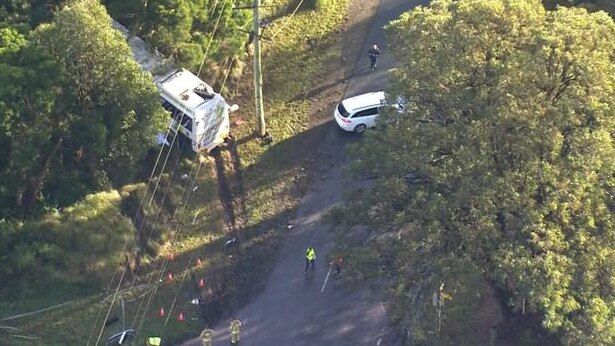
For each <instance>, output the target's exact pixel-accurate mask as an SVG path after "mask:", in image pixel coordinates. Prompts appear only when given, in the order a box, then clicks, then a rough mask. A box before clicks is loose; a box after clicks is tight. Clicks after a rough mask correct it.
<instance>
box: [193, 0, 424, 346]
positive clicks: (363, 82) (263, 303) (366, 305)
mask: <svg viewBox="0 0 615 346" xmlns="http://www.w3.org/2000/svg"><path fill="white" fill-rule="evenodd" d="M424 3H426V1H412V0H360V1H357V2H356V3H355V5H352V6H361V7H362V8H364V11H363V9H362V11H361V12H360V13H357V12H356V11H355V13H356V14H357V15H361V16H363V17H364V19H363V20H362V21H359V22H356V25H352V26H350V27H349V28H348V32H347V33H345V34H344V35H343V36H344V37H345V39H347V40H348V42H346V43H345V44H346V45H348V44H353V43H354V49H348V50H345V51H344V52H343V55H344V57H345V60H344V62H345V64H348V67H354V68H349V69H348V70H349V71H350V70H352V72H351V73H350V75H349V76H345V78H342V79H341V80H343V81H346V82H347V83H348V84H343V82H342V83H341V84H340V83H338V84H339V85H337V89H339V90H338V91H336V93H337V95H338V96H339V94H340V92H341V94H343V96H344V97H349V96H353V95H356V94H360V93H363V92H368V91H377V90H383V89H384V88H385V87H386V85H387V77H386V69H387V68H390V67H391V66H392V59H391V57H390V55H389V54H388V52H387V49H386V48H384V47H386V43H385V37H384V32H383V30H382V27H383V26H384V25H385V24H387V23H388V22H389V21H390V20H392V19H395V18H397V17H399V15H400V14H401V13H402V12H404V11H407V10H409V9H411V8H413V7H414V6H416V5H419V4H424ZM365 11H370V12H365ZM352 12H353V11H352V9H351V13H352ZM351 21H352V19H351ZM361 30H363V31H361ZM366 32H367V36H365V33H366ZM356 41H358V42H356ZM373 42H377V43H378V44H379V45H380V46H381V47H383V49H382V55H381V59H380V64H379V65H380V66H379V68H378V70H376V71H374V72H370V71H369V69H368V67H369V66H368V65H369V59H368V56H367V50H368V48H369V46H370V45H371V44H372V43H373ZM345 44H344V43H343V44H342V45H343V46H344V45H345ZM358 48H360V49H358ZM348 52H352V53H353V54H354V55H353V56H348ZM331 82H332V83H333V82H334V81H331ZM333 84H335V83H333ZM322 112H323V116H326V117H328V118H329V119H330V114H331V109H325V110H323V111H322ZM327 112H328V113H327ZM324 113H327V114H324ZM319 126H324V127H326V128H324V132H325V140H323V141H321V142H320V146H321V147H320V148H317V149H318V150H320V151H321V152H324V153H325V157H324V158H323V160H329V163H330V164H329V167H330V168H329V169H328V170H327V171H325V172H324V173H323V176H322V179H317V181H316V183H318V186H316V187H315V188H314V189H312V190H311V191H310V193H308V194H307V195H306V196H305V197H304V198H303V199H302V201H301V203H300V206H299V208H298V211H297V215H296V219H295V220H294V227H293V229H292V230H291V231H290V233H289V234H288V236H287V238H286V239H285V241H284V244H283V247H282V249H281V250H280V254H279V257H278V261H277V263H276V266H275V268H274V270H273V272H271V274H270V276H269V278H268V281H267V285H266V288H265V290H264V292H263V293H262V294H261V295H260V296H258V297H257V299H256V300H255V301H253V302H252V303H250V304H248V305H247V306H246V307H245V308H243V309H242V310H241V311H239V312H237V313H236V317H237V318H239V319H240V320H241V321H242V323H243V328H242V333H241V344H242V345H249V346H260V345H262V346H272V345H293V346H300V345H336V346H341V345H393V344H394V343H395V342H394V337H393V333H391V331H390V330H389V328H388V323H387V317H386V311H385V310H384V308H383V304H381V302H380V300H379V299H378V297H375V296H373V295H371V294H370V292H369V291H368V290H367V289H363V290H356V289H354V290H353V289H350V288H347V287H344V286H343V285H341V284H340V282H339V281H337V280H334V279H329V280H328V281H327V283H326V285H324V283H325V278H326V275H327V269H328V266H327V264H326V263H325V260H324V259H325V258H326V256H327V253H328V252H329V251H330V250H331V248H332V246H333V244H334V241H333V236H332V234H331V232H329V229H328V226H327V225H326V224H325V223H323V222H322V221H321V220H322V216H323V215H324V214H326V212H327V211H328V210H329V209H330V208H331V207H333V206H335V205H337V204H339V203H340V202H341V201H342V191H343V189H344V185H345V184H346V185H347V184H353V182H348V181H345V180H344V178H343V176H342V168H343V165H344V164H345V162H346V161H347V154H346V151H345V147H346V145H347V144H348V143H350V142H354V141H357V140H360V138H361V137H360V136H356V135H353V134H346V133H342V131H341V130H339V129H338V128H337V127H336V125H335V124H334V123H333V122H332V121H328V122H326V123H324V124H321V125H319ZM315 150H316V148H315ZM308 245H311V246H313V247H314V248H315V249H316V253H317V260H316V264H317V265H316V271H315V273H314V274H313V275H311V276H309V277H307V278H306V277H304V274H303V266H304V253H305V249H306V247H307V246H308ZM228 343H229V335H228V321H226V320H223V321H221V322H220V323H219V325H217V326H216V327H215V342H214V344H215V345H216V344H218V345H225V344H228ZM197 345H201V343H200V341H198V340H191V341H190V342H187V343H185V344H184V346H197Z"/></svg>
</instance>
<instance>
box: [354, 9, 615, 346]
mask: <svg viewBox="0 0 615 346" xmlns="http://www.w3.org/2000/svg"><path fill="white" fill-rule="evenodd" d="M387 33H388V35H389V37H390V43H391V47H392V49H393V52H394V55H395V56H396V58H397V59H398V61H399V63H400V64H401V66H400V67H399V68H398V69H396V70H395V71H394V72H393V74H392V77H393V80H394V86H393V88H392V90H391V94H392V95H401V96H403V97H404V98H405V99H407V101H408V107H407V111H406V112H405V113H403V114H399V113H397V112H395V113H386V114H384V115H383V116H382V117H381V120H380V125H381V128H380V129H379V130H378V131H375V132H374V133H371V134H367V136H366V138H365V143H364V144H363V145H361V146H360V149H359V152H358V154H357V157H360V158H361V159H360V160H359V161H358V162H356V163H355V166H356V167H357V168H358V169H360V170H367V171H371V172H375V173H377V174H379V176H380V182H379V184H378V185H377V187H376V188H375V190H374V191H373V192H372V193H371V194H370V196H369V197H367V198H366V200H364V201H363V202H362V203H361V205H362V206H363V209H369V208H378V210H379V213H378V218H379V219H378V220H374V219H373V218H372V219H371V220H368V222H373V223H376V224H378V225H379V226H380V227H381V228H383V229H387V228H388V229H396V228H399V227H408V225H412V229H413V232H410V233H409V235H408V236H407V237H406V238H404V239H403V244H404V246H403V252H404V255H403V256H402V257H404V258H406V259H407V260H410V261H412V263H411V264H409V265H410V266H415V267H416V266H418V267H422V266H427V265H428V264H429V263H430V262H437V261H438V259H440V258H451V257H452V258H455V257H457V258H470V259H471V261H472V262H473V263H474V264H475V265H476V266H477V267H478V268H480V270H481V271H482V272H483V273H484V275H485V277H486V278H487V279H489V280H490V281H491V282H493V284H494V285H496V286H498V287H499V288H501V289H503V290H504V291H506V292H507V294H508V295H509V296H510V297H511V298H512V299H513V300H514V299H516V298H525V299H527V301H528V302H529V306H530V307H531V308H532V309H535V310H537V311H539V312H541V313H542V314H543V316H544V319H543V324H544V326H545V327H546V328H547V329H549V330H551V331H557V332H559V333H560V335H561V337H562V340H563V341H564V342H565V343H566V344H583V345H604V344H613V343H614V342H615V281H613V279H612V278H613V274H614V272H613V271H614V270H615V269H614V268H615V232H614V231H615V230H614V221H615V220H614V218H613V211H614V207H615V203H614V202H615V201H614V200H613V193H614V192H615V191H614V186H615V178H614V177H615V166H614V162H613V157H615V145H614V143H613V135H614V129H615V123H614V117H613V115H614V112H615V108H614V107H615V64H614V63H615V61H614V60H615V56H614V55H613V53H612V52H613V51H615V41H614V40H612V37H613V35H614V34H615V24H614V23H613V20H612V19H611V18H610V17H609V16H607V15H606V14H605V13H602V12H599V13H593V14H590V13H588V12H587V11H586V10H584V9H574V8H559V9H558V10H557V11H546V10H545V9H544V8H543V6H542V4H541V2H540V1H538V0H534V1H528V0H459V1H452V0H440V1H434V2H432V5H431V7H429V8H419V9H415V10H414V11H411V12H409V13H405V14H403V15H402V16H401V18H400V19H399V20H397V21H394V22H392V23H391V24H390V25H389V26H388V27H387ZM374 206H375V207H374ZM363 215H367V213H363ZM363 219H366V217H365V216H364V217H363ZM446 265H447V266H455V265H456V264H455V261H454V260H449V261H448V262H447V263H446ZM457 265H458V264H457ZM433 270H438V268H437V267H435V268H433ZM418 279H419V280H420V277H419V278H418Z"/></svg>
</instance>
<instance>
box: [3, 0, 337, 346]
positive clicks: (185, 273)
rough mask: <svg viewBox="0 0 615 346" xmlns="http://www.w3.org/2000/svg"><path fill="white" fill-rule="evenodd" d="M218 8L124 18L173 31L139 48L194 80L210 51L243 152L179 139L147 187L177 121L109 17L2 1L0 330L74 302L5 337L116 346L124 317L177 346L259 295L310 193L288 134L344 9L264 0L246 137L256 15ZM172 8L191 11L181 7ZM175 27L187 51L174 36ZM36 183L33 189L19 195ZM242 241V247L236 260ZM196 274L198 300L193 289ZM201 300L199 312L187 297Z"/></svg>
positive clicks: (91, 8)
mask: <svg viewBox="0 0 615 346" xmlns="http://www.w3.org/2000/svg"><path fill="white" fill-rule="evenodd" d="M223 2H225V1H223V0H221V1H220V4H219V5H218V10H214V9H213V8H212V6H214V2H213V1H210V2H205V3H203V4H200V3H199V4H196V3H194V4H192V3H188V2H182V3H181V4H175V3H170V2H169V3H166V2H165V3H164V4H160V6H157V7H152V8H156V9H157V10H156V11H154V12H156V13H153V14H151V13H148V16H149V15H150V14H151V17H148V16H145V17H143V18H135V17H134V16H126V18H123V17H121V16H119V15H118V17H120V18H116V19H119V20H120V21H122V22H123V23H124V24H126V25H128V26H129V27H130V28H132V29H136V32H137V33H146V31H145V30H146V29H147V30H153V31H156V32H163V33H164V32H166V33H168V35H162V34H160V33H159V35H160V36H155V35H154V34H152V36H148V35H147V34H146V35H144V36H145V38H146V40H147V41H148V43H151V44H152V45H153V46H154V47H158V48H159V50H160V52H161V53H164V54H165V55H166V57H167V58H170V59H171V60H175V61H176V63H177V64H178V65H181V66H184V67H190V68H193V70H196V69H198V67H199V66H197V65H198V64H194V63H193V61H194V59H193V57H202V54H203V53H204V50H205V48H206V47H207V46H208V45H209V44H211V48H210V53H209V54H208V59H207V60H206V61H205V64H204V69H203V73H202V74H201V77H202V78H203V79H204V80H206V81H208V82H211V83H212V84H214V86H216V87H217V88H219V87H221V84H222V81H224V80H226V85H225V86H224V90H225V97H226V98H227V99H228V100H230V101H232V102H233V103H238V104H239V105H240V106H241V110H240V111H239V112H238V113H236V114H233V118H232V127H233V134H234V137H235V140H236V141H235V142H234V143H233V144H229V145H228V146H225V147H223V148H221V150H219V151H217V153H216V154H215V155H213V156H211V157H204V156H203V157H196V158H195V157H194V155H193V154H191V153H189V152H185V151H184V152H183V153H182V152H180V151H179V150H177V149H178V148H177V145H175V146H174V147H173V149H172V151H171V152H170V153H169V158H168V162H167V166H166V169H165V171H164V174H162V175H160V173H161V172H160V171H161V166H162V162H161V163H160V166H159V168H158V170H157V171H156V172H155V174H154V178H153V179H152V181H150V183H149V184H148V181H147V179H148V178H149V176H150V173H151V172H150V170H151V168H152V167H153V165H154V162H155V161H156V157H157V155H158V148H154V149H151V145H152V142H153V138H154V135H155V133H156V132H158V131H160V130H161V129H162V130H164V128H165V126H166V123H167V119H168V118H167V115H166V114H165V113H164V112H163V111H162V109H161V108H160V107H159V105H158V96H157V92H156V89H155V88H154V85H153V82H152V80H151V77H149V76H148V75H146V74H144V73H142V72H141V70H140V69H139V67H138V66H137V65H136V63H135V62H134V60H133V59H132V56H131V52H130V50H129V48H128V46H127V45H126V43H125V41H124V39H123V37H121V35H120V34H119V33H117V32H116V31H114V30H113V29H111V26H110V22H109V21H110V17H109V16H108V15H107V13H106V11H105V8H104V7H102V6H101V5H99V4H98V3H97V2H96V1H78V2H75V3H71V4H70V5H69V6H68V7H63V6H64V5H65V3H64V2H53V4H52V3H46V4H40V6H39V7H35V6H34V3H30V2H23V3H22V2H20V1H13V2H11V3H10V6H9V4H2V5H0V16H1V17H0V22H1V23H2V24H0V35H1V36H0V80H2V81H3V82H2V83H1V85H2V86H4V88H2V87H1V86H0V93H3V96H2V98H1V99H2V102H0V109H1V110H2V112H0V117H1V118H0V126H1V127H0V128H1V130H2V131H0V142H1V143H2V146H1V148H0V151H1V152H0V171H1V172H2V175H1V177H0V198H2V203H1V206H2V208H1V209H0V219H1V221H0V234H1V235H2V236H1V238H0V250H2V251H1V252H0V254H1V255H0V256H1V258H2V260H3V266H2V267H1V268H0V278H1V279H2V280H3V282H4V283H5V284H3V285H2V286H1V287H0V295H1V296H2V298H3V299H2V303H0V318H4V317H8V316H13V315H18V314H20V313H24V312H29V311H36V310H39V309H42V308H46V307H49V306H52V305H55V304H60V303H64V302H69V303H68V304H67V305H63V306H60V307H58V308H55V309H52V310H50V311H47V312H42V313H37V314H34V315H31V316H27V317H17V318H14V319H10V320H3V321H2V322H0V325H2V326H3V327H6V328H3V329H1V330H0V339H2V340H10V342H9V344H11V345H18V344H28V345H31V344H40V345H66V344H84V343H85V342H87V341H88V340H89V341H90V342H95V340H97V339H98V338H99V336H100V339H101V340H105V339H106V338H107V337H108V336H110V335H111V334H113V333H115V332H118V331H120V330H121V329H122V324H123V323H125V324H126V327H139V335H138V338H139V341H138V342H139V343H141V342H142V340H143V338H144V337H145V336H147V335H153V334H158V335H162V336H163V338H164V339H165V340H166V341H167V342H179V341H181V340H185V339H186V338H188V337H190V336H194V335H195V334H197V333H198V331H199V330H200V329H201V328H202V327H203V323H204V321H209V322H212V321H214V320H215V319H216V318H217V317H219V316H220V315H221V314H222V313H228V312H229V311H232V309H234V308H237V307H238V306H240V304H242V303H243V302H245V301H246V300H247V299H249V297H250V295H251V294H255V292H257V288H258V287H257V286H258V283H259V282H260V281H262V279H264V278H266V271H267V268H268V266H269V265H270V264H271V263H272V261H273V259H275V253H276V251H275V246H276V244H277V243H278V242H279V240H280V239H281V236H282V235H283V233H282V231H283V230H284V229H285V225H286V222H287V221H288V219H289V218H290V215H291V214H290V213H292V211H293V209H294V207H295V206H296V203H297V200H298V197H299V196H300V195H301V193H302V191H303V190H304V188H305V186H306V173H305V169H304V168H305V167H306V165H307V164H308V163H309V162H308V161H310V158H309V155H310V154H313V153H311V148H312V147H309V146H308V147H305V146H301V144H302V142H300V141H299V142H297V141H296V140H295V139H294V137H295V136H296V135H298V134H300V133H301V132H303V131H305V130H306V129H307V128H308V126H309V117H308V115H309V114H308V113H309V110H310V103H309V101H308V100H304V96H305V95H306V94H307V92H308V91H309V90H310V88H311V86H312V85H313V83H314V77H315V76H317V75H318V74H319V73H320V71H321V70H322V66H323V65H324V63H325V62H326V61H327V59H331V58H333V57H337V54H338V53H339V52H338V51H336V50H335V47H336V45H335V44H334V42H335V37H336V36H335V35H336V34H337V32H338V29H339V28H340V26H341V24H342V19H343V15H344V13H345V9H346V6H347V3H348V1H347V0H328V1H326V6H323V4H325V2H323V1H316V2H314V1H305V3H303V2H299V1H287V0H278V1H269V2H268V6H271V7H267V8H266V9H265V13H264V17H266V18H268V19H270V21H271V22H272V24H271V25H270V26H269V27H267V29H266V30H265V33H264V37H263V46H264V52H263V63H264V66H263V69H264V71H265V75H264V82H265V97H266V103H265V109H266V112H267V124H268V131H269V133H270V134H271V135H272V139H273V140H272V141H271V142H262V141H260V140H259V139H256V138H254V136H253V132H254V128H255V119H254V114H253V111H252V108H253V102H254V101H253V91H252V77H251V72H250V71H249V70H250V69H245V72H244V73H243V74H241V72H242V70H243V69H242V68H241V67H242V66H243V65H244V64H246V63H247V64H250V60H249V59H251V55H250V54H251V47H250V46H247V50H246V48H245V47H246V46H245V45H246V40H247V38H248V34H247V33H246V32H243V31H241V30H240V29H241V28H243V27H244V24H245V23H247V22H249V21H250V16H249V15H251V10H247V11H246V10H243V11H230V8H231V5H230V1H229V2H228V3H227V4H226V6H227V7H226V9H225V10H224V11H222V10H219V8H220V6H221V4H222V3H223ZM36 4H38V3H36ZM104 4H105V5H107V6H108V8H109V9H110V12H111V13H112V14H113V13H114V11H117V13H120V12H122V11H124V9H123V8H122V9H119V7H114V6H120V5H121V6H127V5H129V4H130V3H124V2H122V3H120V2H117V3H113V2H112V1H108V2H104ZM140 4H141V3H140ZM140 4H137V5H139V6H141V5H140ZM150 4H151V2H150ZM300 4H301V6H299V5H300ZM197 5H204V6H205V7H204V8H206V9H208V11H207V12H206V13H205V12H199V11H197V10H195V9H196V8H197V7H198V6H197ZM37 6H38V5H37ZM135 6H136V5H135ZM175 6H179V7H177V8H179V9H181V11H179V12H174V11H172V9H173V8H175ZM182 6H185V8H184V7H182ZM237 6H239V5H237ZM163 8H165V9H166V10H165V11H162V9H163ZM160 11H162V12H160ZM220 11H222V12H220ZM122 13H126V14H130V13H132V12H128V10H126V11H125V12H122ZM134 13H143V12H142V11H141V10H137V9H135V10H134ZM173 13H175V14H177V13H181V14H182V16H180V17H177V18H175V17H173ZM238 13H242V14H238ZM183 14H185V16H183ZM220 14H222V15H221V19H219V20H220V24H219V25H220V28H219V29H218V30H219V31H217V32H218V34H216V35H214V39H213V40H212V41H211V43H210V41H208V38H211V33H213V30H212V29H211V28H210V29H207V30H205V29H203V28H202V26H203V25H204V26H205V27H207V23H209V22H210V19H211V17H213V16H220ZM291 14H292V15H291ZM157 16H158V17H157ZM160 16H162V17H160ZM165 16H166V17H165ZM169 16H170V17H169ZM159 17H160V18H159ZM171 17H172V18H171ZM161 18H162V19H161ZM218 18H220V17H216V18H215V20H218ZM191 21H192V24H191V25H188V23H189V22H191ZM314 22H318V23H319V25H318V26H314V25H312V24H313V23H314ZM198 23H200V24H198ZM203 23H205V24H203ZM197 24H198V25H197ZM211 25H213V24H211ZM154 27H155V28H154ZM186 28H189V29H186ZM184 29H186V30H187V31H182V30H184ZM139 30H143V31H139ZM178 30H179V32H181V33H183V34H182V35H179V36H177V37H181V38H185V40H183V39H182V40H175V41H173V40H172V39H171V37H174V36H173V34H172V33H173V32H174V31H178ZM208 30H210V31H208ZM147 32H148V33H151V32H152V31H147ZM184 34H185V35H184ZM218 35H219V36H218ZM225 35H227V36H225ZM223 37H225V39H223ZM227 38H228V39H229V41H228V42H227V40H226V39H227ZM165 40H166V41H165ZM161 42H162V43H161ZM222 42H225V44H223V43H222ZM226 43H228V45H226ZM159 44H160V46H159ZM186 47H188V48H186ZM204 47H205V48H204ZM165 49H168V51H167V50H165ZM186 49H187V50H188V51H190V50H191V49H194V51H193V52H192V53H190V52H188V53H186ZM191 54H193V55H194V56H193V55H191ZM191 56H192V58H191ZM229 59H231V60H229ZM199 63H200V61H199ZM184 64H185V65H184ZM229 66H232V69H231V70H229V69H228V68H229ZM222 67H224V68H222ZM225 69H226V70H225ZM195 72H196V71H195ZM225 74H226V75H228V76H224V75H225ZM209 76H211V78H212V79H211V80H210V79H209V78H208V77H209ZM222 76H224V77H222ZM227 77H228V80H227ZM9 85H12V87H10V88H9V87H8V86H9ZM5 96H6V97H5ZM34 116H36V117H34ZM299 137H300V136H299ZM58 143H59V144H58ZM56 144H57V145H56ZM167 150H168V149H165V150H164V151H163V152H162V156H161V157H162V159H161V161H166V160H165V157H166V155H167ZM197 172H198V174H197ZM159 175H160V180H158V177H159ZM186 176H187V177H188V178H186ZM193 177H194V184H192V179H193ZM289 177H291V178H290V179H289ZM17 182H18V183H17ZM30 182H31V191H30V190H26V192H23V191H20V190H19V189H21V188H23V187H28V188H30V184H29V183H30ZM154 186H157V188H156V191H157V192H156V193H155V195H154V197H152V192H153V190H154ZM195 187H196V188H195ZM227 190H228V191H230V194H228V195H225V192H224V191H227ZM186 196H188V197H186ZM227 197H230V200H228V199H227ZM19 198H21V199H23V201H21V200H20V199H19ZM150 200H151V201H150ZM16 201H19V203H20V204H18V202H16ZM26 202H27V203H26ZM229 207H230V208H231V211H232V213H233V218H232V220H231V219H230V218H229V210H228V208H229ZM235 236H236V237H237V238H238V239H239V244H240V247H237V248H233V249H231V250H227V249H226V246H225V243H226V241H227V240H229V239H232V238H233V237H235ZM198 256H201V258H202V259H203V262H202V264H201V265H200V266H197V265H196V259H197V258H198ZM137 258H138V261H139V262H140V263H139V268H138V269H139V270H138V271H136V269H137V264H136V261H137ZM122 273H124V278H123V280H122V281H123V284H122V285H120V286H118V284H119V282H120V277H121V275H122ZM168 273H173V282H172V283H169V282H167V279H168V278H167V274H168ZM200 278H203V279H204V282H205V285H206V287H205V288H201V287H198V281H199V279H200ZM160 279H162V280H161V282H160V281H159V280H160ZM116 287H117V288H118V290H119V294H118V295H115V294H114V293H115V291H116ZM198 296H200V297H201V298H202V299H204V300H206V301H207V302H208V304H207V307H206V308H204V307H201V308H199V307H197V306H195V305H192V304H191V303H190V300H192V299H193V298H195V297H198ZM121 301H124V314H122V309H121V305H120V302H121ZM161 307H163V308H164V309H165V317H162V318H161V317H159V312H160V311H159V309H160V308H161ZM180 312H182V313H183V316H184V321H182V322H178V321H177V317H178V316H179V313H180ZM122 316H125V319H124V321H122ZM105 324H108V326H107V327H104V325H105ZM11 328H12V329H11ZM99 333H100V335H99ZM14 335H17V336H14ZM2 342H4V341H0V344H2Z"/></svg>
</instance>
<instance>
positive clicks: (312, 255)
mask: <svg viewBox="0 0 615 346" xmlns="http://www.w3.org/2000/svg"><path fill="white" fill-rule="evenodd" d="M314 262H316V251H315V250H314V248H313V247H311V246H309V247H308V248H307V250H306V251H305V273H306V274H307V271H308V268H309V267H310V266H311V267H312V270H314Z"/></svg>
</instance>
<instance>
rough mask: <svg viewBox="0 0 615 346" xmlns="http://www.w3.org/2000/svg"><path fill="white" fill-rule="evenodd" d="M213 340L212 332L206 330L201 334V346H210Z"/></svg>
mask: <svg viewBox="0 0 615 346" xmlns="http://www.w3.org/2000/svg"><path fill="white" fill-rule="evenodd" d="M213 339H214V331H213V330H211V329H209V328H207V329H204V330H203V331H202V332H201V340H202V341H203V346H212V344H213Z"/></svg>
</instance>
